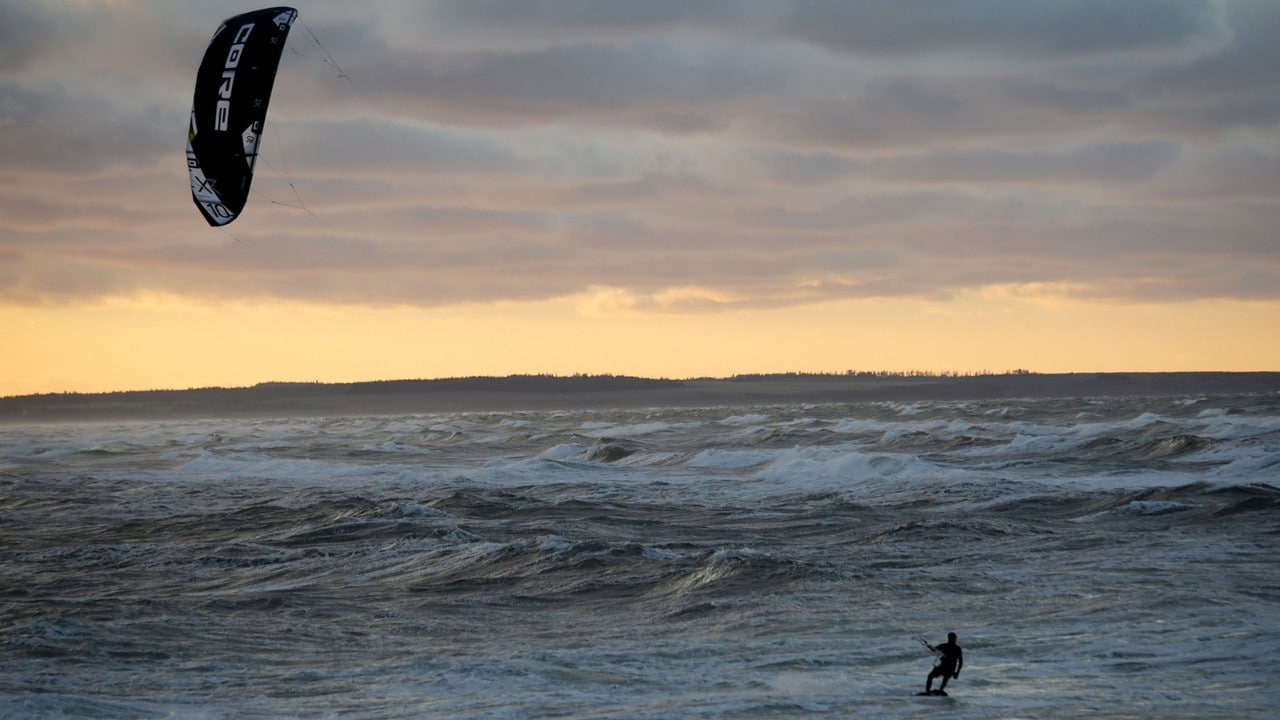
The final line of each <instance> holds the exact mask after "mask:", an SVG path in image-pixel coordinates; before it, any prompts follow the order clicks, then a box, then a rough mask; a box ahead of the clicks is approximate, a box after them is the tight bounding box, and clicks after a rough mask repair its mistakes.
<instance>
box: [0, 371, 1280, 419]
mask: <svg viewBox="0 0 1280 720" xmlns="http://www.w3.org/2000/svg"><path fill="white" fill-rule="evenodd" d="M1222 393H1276V394H1280V373H1276V372H1256V373H1217V372H1184V373H1058V374H1041V373H1035V372H1031V371H1028V370H1010V371H1006V372H1003V373H962V372H934V371H910V372H895V371H853V370H850V371H846V372H843V373H802V372H789V373H751V374H739V375H733V376H730V377H727V378H690V379H685V380H672V379H666V378H656V379H655V378H641V377H633V376H626V375H608V374H604V375H591V374H577V375H571V376H560V375H548V374H538V375H509V376H506V377H461V378H444V379H438V380H381V381H370V382H355V383H320V382H266V383H260V384H258V385H254V386H252V387H244V388H220V387H213V388H192V389H187V390H140V391H122V392H109V393H91V394H82V393H51V394H42V395H25V396H16V397H5V398H0V421H11V422H41V421H80V420H102V419H165V418H194V417H254V416H277V417H278V416H290V415H299V416H315V415H366V414H368V415H373V414H412V413H432V412H459V411H514V410H548V409H571V408H627V407H631V408H637V407H663V406H671V407H692V406H713V405H739V406H741V405H753V404H778V403H793V402H795V403H852V402H877V401H924V400H984V399H985V400H1001V399H1011V398H1044V397H1089V396H1118V395H1191V394H1222Z"/></svg>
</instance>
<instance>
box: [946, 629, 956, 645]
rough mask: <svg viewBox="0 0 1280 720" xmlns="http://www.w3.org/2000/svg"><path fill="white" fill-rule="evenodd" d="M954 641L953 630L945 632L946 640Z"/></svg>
mask: <svg viewBox="0 0 1280 720" xmlns="http://www.w3.org/2000/svg"><path fill="white" fill-rule="evenodd" d="M955 641H956V634H955V633H953V632H949V633H947V642H951V643H953V642H955Z"/></svg>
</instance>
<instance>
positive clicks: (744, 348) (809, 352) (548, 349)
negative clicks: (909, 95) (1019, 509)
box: [0, 288, 1280, 396]
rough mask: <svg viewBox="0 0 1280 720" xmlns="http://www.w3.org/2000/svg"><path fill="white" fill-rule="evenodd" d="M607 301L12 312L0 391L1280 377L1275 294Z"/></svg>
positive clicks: (1004, 291) (129, 305)
mask: <svg viewBox="0 0 1280 720" xmlns="http://www.w3.org/2000/svg"><path fill="white" fill-rule="evenodd" d="M604 294H605V295H606V296H607V295H608V291H604ZM615 299H616V298H615ZM607 300H608V298H607V297H606V298H605V299H604V300H602V297H601V294H600V292H599V291H597V292H596V293H594V294H592V295H583V296H579V297H571V298H565V299H560V300H553V301H545V302H536V303H503V304H493V305H463V306H451V307H444V308H431V309H424V308H409V307H397V308H375V307H363V306H361V307H349V306H331V305H318V304H304V303H290V302H271V303H268V302H262V303H246V302H196V301H192V300H189V299H184V298H179V297H173V296H158V295H147V296H142V297H137V298H129V299H114V300H111V301H108V302H104V303H100V304H97V305H93V306H62V307H38V308H32V307H7V308H3V309H0V332H3V334H4V336H5V337H6V338H7V339H8V342H7V343H6V345H7V346H8V349H9V352H7V353H6V354H5V358H4V361H3V366H2V368H0V369H2V370H3V372H2V373H0V378H2V379H0V395H3V396H8V395H22V394H34V393H49V392H109V391H120V390H144V389H184V388H191V387H208V386H225V387H239V386H248V385H254V384H256V383H260V382H267V381H317V382H354V381H366V380H386V379H417V378H438V377H460V376H475V375H495V376H502V375H510V374H525V373H551V374H557V375H571V374H574V373H591V374H606V373H608V374H619V375H638V376H645V377H669V378H690V377H725V376H730V375H734V374H741V373H754V372H844V371H845V370H932V371H940V372H951V371H956V372H978V371H986V370H989V371H995V372H1003V371H1006V370H1012V369H1016V368H1025V369H1029V370H1032V371H1035V372H1045V373H1056V372H1105V371H1113V372H1121V371H1131V372H1137V371H1153V372H1154V371H1180V370H1221V371H1255V370H1276V369H1280V339H1278V338H1277V335H1276V334H1275V333H1274V331H1273V329H1274V328H1275V327H1277V326H1280V303H1275V302H1272V303H1246V302H1238V301H1199V302H1184V303H1177V304H1167V305H1153V304H1144V305H1137V304H1115V303H1101V302H1087V301H1079V300H1070V299H1063V298H1061V297H1049V296H1046V295H1038V294H1033V293H1032V294H1028V292H1026V291H1023V290H1020V291H1017V292H1014V291H1011V289H1009V288H987V289H984V290H979V291H974V292H971V293H967V294H965V295H962V296H960V297H957V298H954V299H952V300H950V301H946V302H938V301H926V300H921V299H874V300H850V301H843V302H830V303H823V304H817V305H809V306H796V307H789V308H781V309H772V310H751V311H745V310H742V311H730V312H718V313H704V314H669V313H654V312H643V311H638V310H632V309H627V307H626V304H625V303H623V302H608V301H607Z"/></svg>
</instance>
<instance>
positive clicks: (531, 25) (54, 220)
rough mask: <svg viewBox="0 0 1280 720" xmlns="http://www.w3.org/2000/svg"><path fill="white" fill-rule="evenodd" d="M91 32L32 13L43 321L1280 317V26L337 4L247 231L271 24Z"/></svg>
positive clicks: (33, 248)
mask: <svg viewBox="0 0 1280 720" xmlns="http://www.w3.org/2000/svg"><path fill="white" fill-rule="evenodd" d="M74 9H75V11H76V12H72V11H71V8H70V6H68V5H62V4H33V3H13V2H8V3H0V36H2V39H3V43H2V44H0V47H3V51H2V52H0V128H2V131H0V258H2V259H3V272H0V297H3V298H4V299H6V300H7V301H9V302H17V303H48V302H71V301H86V300H95V299H99V298H102V297H107V296H112V295H128V294H141V293H146V292H162V293H169V294H186V295H191V296H197V297H223V298H271V297H279V298H291V299H306V300H309V301H316V302H322V303H338V304H398V305H420V306H435V305H444V304H450V303H461V302H475V303H484V302H500V301H508V300H519V299H529V298H548V297H570V296H575V297H577V296H581V297H591V298H595V299H596V300H598V301H599V303H605V304H606V305H610V304H611V306H622V305H625V306H627V307H631V308H635V309H644V310H646V311H651V312H711V311H717V310H726V309H735V308H753V307H778V306H786V305H794V304H802V303H810V302H818V301H822V300H830V299H839V298H852V297H873V296H906V295H920V296H925V297H946V296H948V295H949V294H955V293H960V292H964V291H965V290H966V289H969V288H973V287H980V286H985V285H1011V286H1017V285H1025V284H1029V283H1046V284H1054V285H1055V286H1060V287H1064V288H1075V290H1073V292H1077V293H1085V294H1090V295H1091V296H1095V297H1107V298H1119V299H1124V300H1126V301H1141V300H1161V301H1163V300H1169V299H1194V298H1199V297H1238V298H1249V299H1256V298H1263V297H1265V298H1274V297H1276V296H1277V295H1280V256H1278V255H1277V250H1276V248H1277V247H1280V245H1278V244H1277V243H1276V236H1275V230H1274V228H1275V227H1277V221H1278V220H1280V206H1278V205H1277V201H1276V200H1275V198H1276V197H1277V196H1280V192H1277V191H1278V190H1280V149H1277V146H1276V144H1275V142H1274V138H1275V130H1276V126H1277V124H1278V123H1280V113H1278V112H1277V109H1278V108H1280V80H1278V79H1277V77H1278V76H1277V74H1276V73H1275V71H1274V68H1275V67H1277V66H1280V56H1277V52H1278V51H1277V50H1276V48H1277V47H1278V46H1277V45H1276V44H1275V43H1274V38H1275V37H1276V36H1278V35H1280V10H1277V7H1276V6H1275V4H1274V3H1268V2H1261V1H1257V2H1255V1H1252V0H1225V1H1224V2H1207V1H1206V2H1193V1H1191V0H1186V1H1179V0H1134V1H1133V2H1131V3H1109V2H1108V3H1104V2H1098V1H1095V0H1081V1H1078V2H1060V3H1027V2H1020V1H1018V0H1001V1H997V0H978V1H977V2H974V3H964V4H956V5H954V7H953V5H950V4H946V3H924V2H914V1H906V2H902V1H895V2H888V1H887V0H886V1H885V2H869V3H843V2H818V1H812V2H803V1H800V0H796V1H795V2H780V1H773V0H769V1H765V0H742V1H740V2H727V1H724V2H722V1H720V0H716V1H715V2H710V1H707V2H674V1H672V2H666V1H661V2H659V1H655V2H639V3H637V2H630V1H625V2H624V1H619V2H610V1H604V2H586V1H585V0H582V1H579V0H562V1H558V2H555V1H551V0H529V1H528V2H519V3H508V2H497V1H496V0H494V1H490V0H466V1H459V2H434V3H417V2H407V1H406V2H386V3H378V4H369V5H339V6H317V7H315V8H310V7H304V8H302V11H303V14H302V22H301V23H299V24H298V25H297V26H296V27H295V29H294V32H293V34H292V35H291V37H290V40H289V49H288V51H287V52H286V55H285V57H284V61H283V63H282V66H281V74H280V79H279V81H278V82H277V87H276V93H275V97H274V99H273V103H272V109H271V112H270V115H269V118H268V123H267V128H266V133H265V135H264V141H263V142H264V152H263V155H262V158H261V160H260V164H259V170H258V175H257V177H256V179H255V181H254V191H253V194H252V196H251V199H250V204H249V207H248V208H247V210H246V212H245V214H244V216H243V217H242V218H241V219H240V220H237V222H236V223H235V224H233V225H232V226H230V227H229V228H227V229H225V230H221V231H218V230H213V229H210V228H207V227H205V225H204V223H203V221H202V220H201V219H200V217H199V215H198V214H197V213H196V212H195V209H194V208H193V207H192V205H191V200H190V197H189V193H188V190H187V180H186V176H185V172H184V170H183V165H184V163H183V160H182V147H183V138H184V132H185V130H186V119H187V113H188V112H189V107H190V100H191V83H192V80H193V73H194V68H195V67H196V66H197V65H198V64H199V58H200V55H201V53H202V51H203V46H204V44H205V43H206V42H207V40H208V37H209V35H210V34H211V32H212V29H213V28H214V27H215V26H216V23H217V22H218V21H219V20H221V19H222V18H223V17H225V16H227V15H230V14H233V13H234V12H238V11H239V10H240V9H241V8H239V7H238V6H234V7H233V6H232V5H230V4H218V5H213V4H210V3H196V2H187V3H145V2H129V3H119V4H111V6H110V7H107V6H105V5H100V4H95V3H78V4H76V7H75V8H74ZM10 20H12V21H13V22H12V23H11V22H9V21H10ZM15 28H21V29H15ZM335 62H336V63H337V65H336V66H335Z"/></svg>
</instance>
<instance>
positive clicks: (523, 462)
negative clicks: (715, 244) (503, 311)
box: [0, 394, 1280, 720]
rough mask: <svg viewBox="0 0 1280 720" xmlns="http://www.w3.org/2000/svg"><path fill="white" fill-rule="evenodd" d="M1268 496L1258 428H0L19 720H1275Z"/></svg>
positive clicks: (996, 418) (1, 671)
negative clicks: (944, 669) (932, 679)
mask: <svg viewBox="0 0 1280 720" xmlns="http://www.w3.org/2000/svg"><path fill="white" fill-rule="evenodd" d="M1278 476H1280V396H1277V395H1273V394H1268V395H1230V396H1227V395H1223V396H1189V397H1164V398H1151V397H1147V398H1133V397H1130V398H1111V399H1105V398H1095V399H1074V400H1025V401H999V402H994V401H993V402H918V403H889V402H884V403H867V404H838V405H835V404H833V405H776V406H757V407H710V408H697V409H687V408H682V409H664V408H653V409H646V410H574V411H545V412H541V411H540V412H507V413H451V414H440V415H409V416H398V417H330V418H297V419H278V418H277V419H261V420H246V419H233V420H183V421H178V420H173V421H155V422H128V423H123V422H120V423H108V422H100V423H84V424H73V423H66V424H41V425H35V424H33V425H21V424H9V425H0V646H2V647H3V652H2V653H0V717H4V718H25V717H31V718H188V717H190V718H512V719H516V718H521V719H523V718H575V719H586V718H682V719H683V718H725V719H730V718H733V719H737V718H742V719H748V718H855V717H856V718H925V717H928V718H937V717H953V718H1082V717H1089V718H1153V717H1159V718H1162V719H1166V720H1167V719H1169V718H1231V719H1233V720H1235V719H1238V718H1262V717H1277V714H1278V713H1280V710H1278V709H1277V708H1280V691H1277V690H1276V689H1275V687H1276V685H1275V682H1276V678H1275V676H1274V673H1275V672H1276V671H1277V670H1278V669H1280V552H1278V551H1280V480H1278V479H1277V478H1278ZM950 631H954V632H955V633H957V635H958V637H959V644H960V645H961V646H962V647H963V648H964V653H965V655H964V667H963V670H962V672H961V673H960V676H959V678H957V679H953V680H951V681H950V683H949V685H948V686H947V690H948V692H949V693H950V694H949V695H948V696H947V697H920V696H917V695H916V693H917V692H919V691H921V690H922V689H923V687H924V680H925V676H926V675H927V674H928V672H929V670H930V669H931V667H932V665H933V655H932V654H931V653H930V652H929V650H928V649H927V648H926V647H925V646H924V645H925V642H928V643H932V644H937V643H940V642H943V641H944V640H945V639H946V634H947V633H948V632H950Z"/></svg>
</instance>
